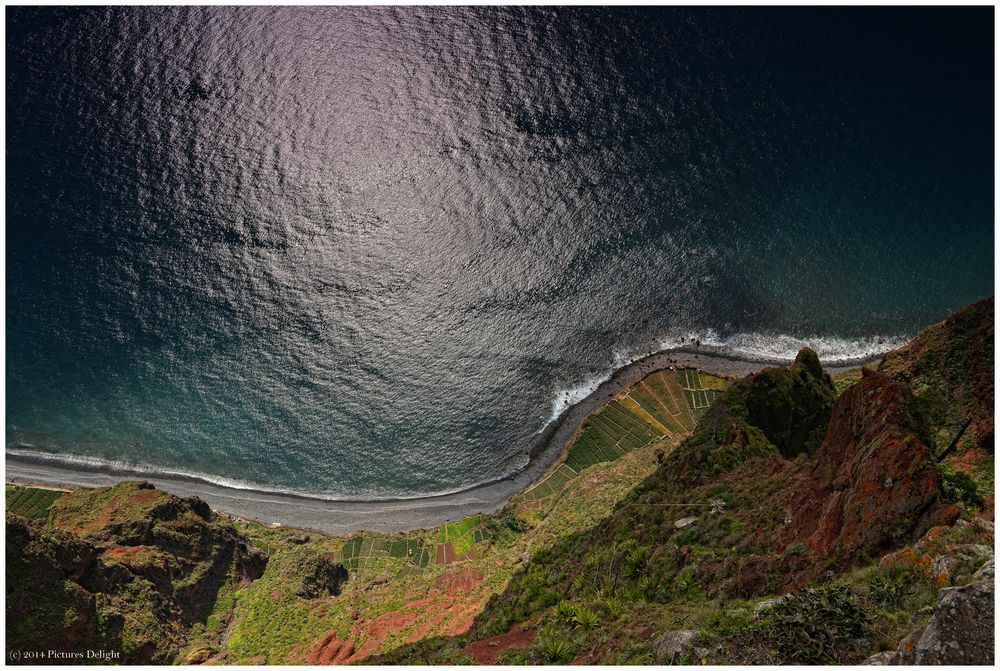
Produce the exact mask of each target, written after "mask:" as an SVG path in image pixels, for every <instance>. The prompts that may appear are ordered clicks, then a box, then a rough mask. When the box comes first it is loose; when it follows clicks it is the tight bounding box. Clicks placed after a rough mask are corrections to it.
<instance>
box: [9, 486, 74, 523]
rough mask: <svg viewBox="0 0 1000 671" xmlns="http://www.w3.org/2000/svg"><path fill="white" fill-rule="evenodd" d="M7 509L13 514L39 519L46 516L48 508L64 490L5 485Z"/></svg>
mask: <svg viewBox="0 0 1000 671" xmlns="http://www.w3.org/2000/svg"><path fill="white" fill-rule="evenodd" d="M5 492H6V494H7V511H8V512H12V513H14V514H15V515H20V516H22V517H27V518H29V519H33V520H40V519H44V518H46V517H48V514H49V508H50V507H51V506H52V504H53V503H54V502H55V500H56V499H58V498H59V497H60V496H62V495H63V494H64V493H65V492H60V491H56V490H52V489H39V488H37V487H18V486H15V485H6V487H5Z"/></svg>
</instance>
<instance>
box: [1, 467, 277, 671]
mask: <svg viewBox="0 0 1000 671" xmlns="http://www.w3.org/2000/svg"><path fill="white" fill-rule="evenodd" d="M6 524H7V543H6V552H7V630H6V636H7V640H6V642H7V649H8V650H22V651H27V650H42V651H48V650H56V651H65V652H71V651H86V650H92V651H97V650H105V651H114V652H117V653H119V654H120V657H117V658H115V660H114V661H117V662H122V663H132V664H142V663H170V662H172V661H174V660H175V658H176V657H177V655H178V653H179V651H180V650H181V648H183V647H184V646H185V645H186V644H187V643H188V642H189V640H190V638H191V636H190V635H191V631H192V629H193V628H195V627H196V626H199V625H200V626H202V627H203V626H204V623H205V622H206V621H207V620H208V619H209V617H210V615H212V613H213V611H214V610H215V609H216V607H217V605H218V603H217V602H218V601H219V599H220V595H224V594H225V593H226V592H227V590H230V591H231V590H232V589H233V588H235V587H237V586H239V585H242V584H245V583H247V582H248V581H251V580H254V579H256V578H259V577H260V576H261V574H262V573H263V571H264V567H265V565H266V563H267V556H266V555H265V554H264V553H263V552H262V551H260V550H259V549H257V548H256V547H254V546H252V545H251V544H250V543H249V542H248V541H247V539H246V538H244V537H243V536H241V535H240V534H239V533H237V532H236V530H235V529H234V528H233V527H232V526H231V525H230V524H228V523H226V521H224V520H222V519H219V518H214V517H213V515H212V513H211V511H210V510H209V508H208V506H207V505H205V503H204V502H202V501H200V500H198V499H196V498H190V499H180V498H178V497H176V496H172V495H170V494H167V493H165V492H161V491H158V490H156V489H154V488H153V487H151V486H150V485H147V484H145V483H141V482H123V483H121V484H119V485H117V486H115V487H113V488H110V489H93V490H77V491H76V492H73V493H71V494H68V495H66V496H64V497H62V498H61V499H59V500H58V501H57V502H56V503H55V504H53V506H52V509H51V511H50V514H49V519H48V521H47V522H30V521H28V520H27V519H25V518H22V517H18V516H17V515H13V514H10V513H8V514H7V520H6ZM22 661H25V662H29V661H30V662H34V663H38V662H42V663H44V662H46V661H53V662H60V663H65V662H66V661H67V659H65V658H55V659H51V660H50V659H41V660H28V659H25V660H22ZM77 661H86V660H77Z"/></svg>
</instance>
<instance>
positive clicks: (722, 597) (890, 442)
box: [386, 301, 993, 663]
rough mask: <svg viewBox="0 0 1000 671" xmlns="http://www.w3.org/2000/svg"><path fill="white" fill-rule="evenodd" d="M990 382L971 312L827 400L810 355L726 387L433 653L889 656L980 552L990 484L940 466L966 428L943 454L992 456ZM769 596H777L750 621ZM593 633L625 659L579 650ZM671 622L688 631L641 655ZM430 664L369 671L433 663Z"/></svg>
mask: <svg viewBox="0 0 1000 671" xmlns="http://www.w3.org/2000/svg"><path fill="white" fill-rule="evenodd" d="M992 366H993V363H992V301H985V302H983V303H980V304H977V305H975V306H972V307H970V308H969V309H967V310H966V311H963V312H962V313H959V314H958V315H954V316H953V317H951V318H949V320H947V321H946V322H944V323H943V324H941V325H937V326H935V327H932V328H930V329H928V330H926V331H925V332H923V333H922V334H921V336H920V337H918V338H917V339H916V340H915V341H914V343H913V344H911V345H910V346H909V347H907V348H904V349H903V350H900V351H897V352H894V353H892V354H891V355H890V356H888V357H887V358H886V361H885V362H884V363H883V364H882V365H881V367H880V368H879V372H876V371H873V370H867V371H865V372H864V374H863V375H862V376H861V377H860V379H859V380H858V382H857V383H855V384H853V385H852V386H850V387H849V388H848V389H847V390H846V391H845V392H844V393H842V394H841V395H840V396H839V397H837V398H836V400H834V396H835V393H834V391H833V386H832V384H831V382H830V380H829V378H828V377H827V376H826V375H825V374H824V373H823V371H822V369H821V367H820V365H819V362H818V361H817V360H816V356H815V354H814V353H812V352H810V351H808V350H804V351H803V352H801V353H800V354H799V357H798V358H797V360H796V362H795V364H794V365H793V366H791V367H790V368H788V369H769V370H765V371H762V372H761V373H758V374H756V375H752V376H749V377H747V378H745V379H743V380H741V381H739V382H737V383H735V384H733V385H732V386H731V387H730V388H729V389H728V390H727V391H726V393H725V394H724V395H723V396H722V397H720V398H719V399H718V400H717V401H716V402H715V404H714V405H713V406H712V408H711V409H710V410H709V411H708V412H706V414H705V415H704V416H703V418H702V420H701V421H700V422H699V424H698V426H697V427H696V428H695V430H694V433H693V434H692V436H691V437H690V438H689V439H687V440H686V441H684V442H683V443H681V444H680V445H678V446H677V447H676V448H675V449H674V450H673V451H672V452H671V453H670V454H668V455H666V457H665V459H663V461H662V463H661V464H660V466H659V467H658V468H657V470H656V472H655V473H654V474H653V475H652V476H651V477H649V478H648V479H647V480H646V481H645V482H643V483H642V484H641V485H640V486H638V487H637V488H636V489H635V490H634V491H633V493H632V495H631V496H630V497H628V498H627V500H626V501H624V502H623V503H622V504H621V505H619V506H618V507H617V508H616V509H615V510H614V511H612V513H611V514H610V515H609V516H608V518H607V519H605V520H604V521H602V522H601V523H599V524H598V525H596V526H595V527H593V528H592V529H588V530H585V531H583V532H580V533H577V534H575V535H571V536H569V537H567V538H565V539H564V540H563V541H562V542H559V543H556V544H555V546H553V547H552V548H551V549H544V550H542V551H540V552H538V553H536V554H535V555H534V556H533V557H532V559H531V561H529V562H528V563H527V564H526V565H525V566H524V567H523V568H522V569H520V570H519V571H518V572H517V573H516V574H515V575H514V577H513V579H512V580H511V581H510V583H509V585H508V587H507V589H506V590H505V591H504V592H502V593H501V594H499V595H497V596H496V597H494V598H493V599H492V600H491V601H490V603H489V604H488V605H487V607H486V609H485V611H484V612H483V614H482V615H481V616H480V617H479V618H477V620H476V622H475V624H474V626H473V629H472V632H471V634H469V635H467V636H466V637H463V638H462V639H461V641H460V642H457V643H455V644H453V645H452V646H450V649H453V648H454V647H457V646H459V645H465V646H467V649H469V650H473V649H475V648H476V646H477V645H478V643H477V642H478V641H483V640H489V641H498V640H502V639H505V637H507V638H513V637H514V635H515V634H518V635H519V636H520V632H524V631H531V630H533V631H534V632H535V633H537V640H536V643H535V645H534V647H532V648H526V649H523V650H521V651H512V652H513V653H514V654H512V655H511V656H510V658H509V659H510V660H515V659H516V660H519V661H568V660H569V659H572V658H576V659H577V660H578V661H590V662H596V661H602V662H609V661H612V662H622V661H626V660H628V661H657V660H659V661H663V660H666V659H676V660H680V659H687V660H689V661H691V660H698V659H702V658H704V659H707V660H709V661H721V662H726V661H730V662H810V663H816V662H830V661H839V662H843V663H850V662H858V661H861V660H862V659H864V658H866V657H867V656H868V655H869V654H871V653H872V652H876V651H877V649H878V648H876V647H874V646H875V645H876V644H878V645H879V646H894V645H896V643H897V642H898V641H899V640H900V639H901V638H902V637H903V636H904V635H905V633H907V631H909V630H912V628H913V626H915V625H917V624H919V623H920V618H924V621H926V617H927V616H926V615H919V616H918V615H917V614H916V613H917V611H918V610H919V611H920V612H921V613H926V612H929V609H927V608H924V607H925V606H927V605H930V604H932V603H933V601H932V599H933V598H934V595H935V594H936V591H937V589H938V588H939V587H944V586H947V585H950V584H955V581H958V582H961V581H962V580H965V579H968V577H969V576H970V575H971V572H974V571H975V570H976V569H977V568H978V566H979V565H981V563H982V562H983V561H985V558H986V557H987V556H988V554H989V552H988V547H990V546H991V544H992V533H993V531H992V525H991V524H989V523H986V522H983V523H981V524H979V523H977V524H972V525H971V526H970V524H969V522H968V521H967V520H969V519H975V518H977V517H978V516H984V515H987V514H988V515H989V516H990V517H991V516H992V513H991V509H992V501H991V500H988V499H986V498H979V499H977V498H975V497H974V496H972V494H970V493H969V491H970V490H969V488H970V487H972V488H977V487H978V488H980V489H982V488H983V487H990V488H992V469H990V473H989V477H988V478H985V477H984V478H981V479H979V480H976V481H971V480H970V482H972V484H969V483H967V482H965V481H964V480H963V481H962V482H963V483H965V484H962V485H961V486H957V485H950V483H953V482H954V480H953V476H952V474H951V471H949V469H948V466H947V464H944V465H942V464H940V463H938V457H940V456H941V455H942V452H944V451H945V450H947V446H948V445H949V444H950V443H951V442H953V441H952V436H953V435H955V434H956V433H957V432H958V431H959V430H960V429H961V426H962V425H963V424H966V423H968V425H969V426H970V427H972V429H971V431H970V433H969V436H973V437H974V439H973V438H968V441H967V442H968V445H966V446H963V447H962V448H961V449H959V450H954V454H956V455H961V454H963V450H965V449H966V448H969V449H975V450H980V451H984V450H985V447H986V446H987V445H989V443H990V442H991V436H992V404H993V399H992ZM940 436H948V438H947V440H944V439H942V438H940ZM991 447H992V446H991V445H990V448H991ZM946 456H947V455H946ZM989 463H990V464H992V461H990V462H989ZM960 484H961V483H960ZM990 491H992V489H990ZM987 507H988V508H989V509H990V512H989V513H987V512H986V510H985V509H986V508H987ZM960 517H961V518H964V519H959V518H960ZM956 520H958V521H957V522H956ZM962 525H965V526H962ZM982 548H987V552H985V553H984V552H983V551H982ZM879 558H885V561H884V562H883V563H878V562H877V560H878V559H879ZM873 561H874V562H875V564H874V565H873ZM768 595H785V596H780V597H775V598H772V599H770V600H769V601H767V602H765V603H764V604H762V605H760V606H759V607H748V605H747V603H748V601H747V600H754V599H758V600H759V599H761V598H763V597H765V596H768ZM750 603H751V604H752V601H751V602H750ZM779 603H780V604H782V605H780V606H779V605H777V604H779ZM610 604H613V605H610ZM583 611H587V612H589V613H591V615H587V614H586V613H584V615H579V613H580V612H583ZM574 613H577V614H576V615H574ZM623 613H624V614H623ZM591 617H596V618H608V619H609V624H608V627H611V628H613V629H615V630H616V631H617V633H616V635H615V636H611V637H610V638H611V639H613V638H615V637H618V638H622V639H624V640H632V641H634V642H636V643H635V644H634V645H633V649H632V650H631V651H630V650H629V649H623V648H622V647H620V646H617V645H615V644H612V643H609V642H607V641H608V640H609V634H608V633H607V631H605V630H604V628H603V627H599V629H601V630H602V632H603V636H604V638H603V639H600V640H603V641H604V642H603V643H602V642H600V640H598V638H599V637H597V636H596V635H591V634H588V633H587V632H586V631H585V627H583V626H582V625H581V624H580V623H581V622H587V621H589V620H590V618H591ZM657 621H659V622H660V624H659V627H657V626H656V625H652V626H650V624H651V623H652V622H657ZM669 623H674V624H673V628H675V629H676V628H677V627H678V625H684V624H686V625H687V627H686V628H684V630H683V631H674V632H668V634H670V635H666V634H665V635H664V636H663V637H661V638H660V639H657V642H656V643H655V644H654V643H653V641H652V639H651V638H650V637H651V635H652V633H653V632H655V631H657V630H658V629H659V630H661V631H662V628H666V629H670V628H671V626H670V624H669ZM803 623H809V624H808V627H807V628H808V629H809V631H805V630H804V629H803V627H804V626H805V625H804V624H803ZM692 625H693V626H692ZM907 627H909V629H907ZM706 631H710V632H714V633H713V634H712V635H710V636H709V640H708V641H706V640H705V639H704V632H706ZM984 631H985V630H984ZM699 632H701V633H699ZM983 635H986V634H985V633H984V634H983ZM557 639H559V640H564V641H569V643H567V644H566V645H567V649H566V650H563V649H562V648H561V646H560V645H557V644H556V643H555V641H556V640H557ZM641 641H649V643H646V644H643V643H640V642H641ZM678 641H681V642H683V645H682V644H680V643H677V642H678ZM675 643H677V645H674V644H675ZM642 645H647V646H648V647H647V648H646V649H647V650H649V651H650V652H649V654H650V655H651V657H650V658H649V659H644V658H641V657H636V656H635V655H638V654H640V653H636V652H634V649H635V646H640V647H641V646H642ZM428 647H429V648H433V646H432V645H428V646H426V647H425V648H424V649H423V650H422V651H421V652H420V653H418V654H416V655H415V656H414V657H405V653H404V652H402V651H401V652H400V654H399V656H398V657H387V658H386V660H387V661H394V660H396V659H406V660H407V661H425V660H434V659H435V658H434V656H433V654H428V652H427V648H428ZM661 648H662V650H661ZM584 651H587V652H586V653H585V654H584ZM581 655H583V656H581ZM630 655H632V656H630ZM501 661H503V659H501Z"/></svg>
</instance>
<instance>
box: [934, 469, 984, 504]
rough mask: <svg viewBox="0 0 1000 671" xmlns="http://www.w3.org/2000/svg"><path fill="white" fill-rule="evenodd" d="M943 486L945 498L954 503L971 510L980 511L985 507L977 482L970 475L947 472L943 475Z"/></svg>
mask: <svg viewBox="0 0 1000 671" xmlns="http://www.w3.org/2000/svg"><path fill="white" fill-rule="evenodd" d="M941 486H942V488H943V489H944V495H945V497H946V498H947V499H948V500H949V501H951V502H952V503H959V504H961V505H963V506H965V507H966V508H969V509H970V510H979V508H980V507H982V505H983V497H982V496H980V495H979V488H978V487H977V486H976V481H975V480H973V479H972V477H971V476H969V474H968V473H962V472H957V473H951V472H948V471H945V472H943V473H942V474H941Z"/></svg>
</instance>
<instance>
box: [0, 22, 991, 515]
mask: <svg viewBox="0 0 1000 671" xmlns="http://www.w3.org/2000/svg"><path fill="white" fill-rule="evenodd" d="M6 11H7V28H8V38H7V62H8V76H7V77H8V78H7V90H8V94H7V95H8V97H7V103H8V104H7V195H8V201H7V346H8V349H7V360H6V373H7V386H6V391H7V396H6V398H7V401H6V410H7V423H6V433H7V445H8V449H16V450H29V451H42V452H46V453H50V454H57V455H62V456H63V457H66V458H73V459H90V460H97V462H109V461H110V462H115V463H119V464H128V465H131V467H133V468H148V469H152V470H170V471H176V472H186V473H194V474H198V475H199V476H201V477H206V478H209V479H213V480H216V481H221V482H235V483H240V484H242V485H244V486H260V487H267V488H274V489H282V490H292V491H298V492H306V493H311V494H317V495H324V496H336V497H360V498H365V497H384V496H416V495H422V494H428V493H435V492H442V491H450V490H455V489H460V488H463V487H465V486H468V485H471V484H473V483H476V482H481V481H485V480H490V479H493V478H497V477H502V476H505V475H508V474H510V473H511V472H513V471H514V470H516V469H517V468H519V467H520V466H522V465H523V463H524V461H525V459H526V456H525V450H526V449H527V446H528V444H529V442H530V440H531V439H532V437H533V436H534V435H536V433H537V432H538V431H539V430H540V429H541V428H542V427H544V426H545V425H546V424H547V423H548V422H550V421H552V420H553V418H554V417H557V416H558V414H559V413H560V412H561V410H562V409H563V408H564V407H565V406H566V405H567V404H568V403H571V402H573V401H574V400H577V399H579V398H581V397H582V396H584V395H585V394H586V393H587V392H588V390H590V389H592V388H593V387H594V386H595V384H596V383H597V382H598V381H599V380H601V379H604V378H605V377H607V375H608V374H609V373H610V371H611V370H613V369H614V368H615V367H616V366H620V365H623V364H624V363H626V362H628V361H629V360H632V359H634V358H636V357H638V356H641V355H643V354H646V353H649V352H653V351H657V350H659V349H663V348H666V347H671V346H675V345H677V344H684V343H686V344H691V342H692V341H693V340H697V341H699V342H701V343H703V344H705V345H713V346H715V347H718V348H721V349H722V350H723V351H736V352H738V353H740V354H741V355H746V356H754V355H767V356H779V357H780V356H792V355H794V352H795V351H796V350H797V349H798V347H800V346H801V345H803V344H810V345H812V346H814V347H817V348H818V349H819V350H820V351H821V354H823V355H824V356H825V357H826V358H827V359H828V360H837V359H844V358H852V357H856V356H861V355H864V354H866V353H870V352H873V351H878V350H881V349H885V348H887V347H889V346H891V345H893V344H895V343H898V342H902V341H903V340H904V339H906V338H907V337H909V336H910V335H912V334H913V333H914V332H915V331H916V330H917V329H918V328H920V327H921V326H923V325H926V324H928V323H931V322H934V321H937V320H938V319H941V318H942V317H944V316H945V315H946V314H948V313H949V312H950V311H952V310H954V309H957V308H959V307H962V306H963V305H965V304H967V303H970V302H972V301H974V300H977V299H979V298H982V297H984V296H987V295H990V294H992V292H993V273H992V268H993V190H992V189H993V150H992V137H993V135H992V132H993V89H992V82H993V71H992V63H993V34H992V25H993V24H992V13H991V12H990V10H989V9H987V8H974V9H960V10H948V9H932V8H925V9H916V10H914V9H895V10H860V9H844V8H841V9H828V10H825V9H824V10H821V9H812V10H791V9H785V10H772V9H765V8H758V9H753V10H735V9H725V10H723V9H715V10H707V9H706V10H685V9H677V8H674V9H661V10H654V9H649V10H632V9H615V10H583V9H576V10H568V9H566V10H549V9H537V10H535V9H532V10H527V9H518V8H509V9H500V8H487V9H462V8H443V7H442V8H434V9H420V8H411V9H378V8H306V9H297V8H277V9H270V8H207V9H206V8H173V9H156V8H118V9H101V8H94V9H68V10H67V9H62V10H54V9H42V8H8V9H7V10H6Z"/></svg>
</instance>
